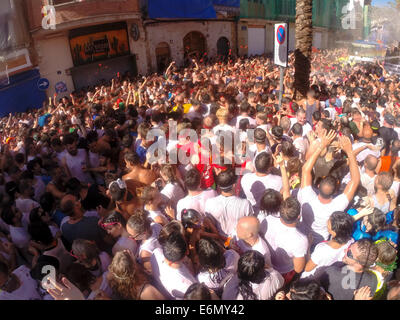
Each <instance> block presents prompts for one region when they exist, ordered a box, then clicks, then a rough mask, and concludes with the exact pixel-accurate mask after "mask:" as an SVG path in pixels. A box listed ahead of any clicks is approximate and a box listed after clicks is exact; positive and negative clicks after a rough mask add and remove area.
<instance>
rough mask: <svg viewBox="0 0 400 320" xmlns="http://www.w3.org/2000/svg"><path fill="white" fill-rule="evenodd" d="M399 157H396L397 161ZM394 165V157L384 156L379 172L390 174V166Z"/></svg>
mask: <svg viewBox="0 0 400 320" xmlns="http://www.w3.org/2000/svg"><path fill="white" fill-rule="evenodd" d="M398 158H399V157H395V161H396V160H397V159H398ZM391 164H392V157H391V156H383V157H381V169H380V170H379V172H389V170H390V165H391Z"/></svg>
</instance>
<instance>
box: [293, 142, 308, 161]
mask: <svg viewBox="0 0 400 320" xmlns="http://www.w3.org/2000/svg"><path fill="white" fill-rule="evenodd" d="M293 145H294V147H295V148H296V150H297V151H298V152H299V154H300V159H305V156H306V152H307V148H308V146H307V142H306V140H305V139H304V137H298V138H296V139H294V141H293Z"/></svg>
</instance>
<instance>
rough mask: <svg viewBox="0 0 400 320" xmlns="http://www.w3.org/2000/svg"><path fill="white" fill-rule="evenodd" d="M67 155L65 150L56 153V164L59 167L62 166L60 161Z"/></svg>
mask: <svg viewBox="0 0 400 320" xmlns="http://www.w3.org/2000/svg"><path fill="white" fill-rule="evenodd" d="M66 154H67V150H63V151H61V152H57V153H56V158H57V160H58V164H59V165H60V166H61V165H62V159H63V158H64V157H65V155H66Z"/></svg>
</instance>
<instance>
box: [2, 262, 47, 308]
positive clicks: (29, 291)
mask: <svg viewBox="0 0 400 320" xmlns="http://www.w3.org/2000/svg"><path fill="white" fill-rule="evenodd" d="M13 274H15V275H16V276H17V277H18V279H19V280H20V282H21V285H20V287H19V288H18V289H17V290H15V291H13V292H11V293H9V292H6V291H4V290H1V291H0V300H41V297H40V295H39V292H38V290H37V289H38V284H37V282H36V280H34V279H32V277H31V275H30V270H29V269H28V268H27V267H26V266H24V265H22V266H20V267H19V268H17V269H15V270H14V271H13Z"/></svg>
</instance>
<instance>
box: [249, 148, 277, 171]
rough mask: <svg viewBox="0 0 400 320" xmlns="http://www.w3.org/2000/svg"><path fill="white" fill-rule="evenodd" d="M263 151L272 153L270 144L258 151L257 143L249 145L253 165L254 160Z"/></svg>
mask: <svg viewBox="0 0 400 320" xmlns="http://www.w3.org/2000/svg"><path fill="white" fill-rule="evenodd" d="M262 152H267V153H269V154H271V153H272V152H271V148H270V147H269V146H265V148H264V150H261V151H258V149H257V144H256V143H253V144H251V145H250V147H249V155H250V159H251V160H252V161H253V165H254V166H255V163H254V161H255V160H256V157H257V156H258V155H259V154H260V153H262Z"/></svg>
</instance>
